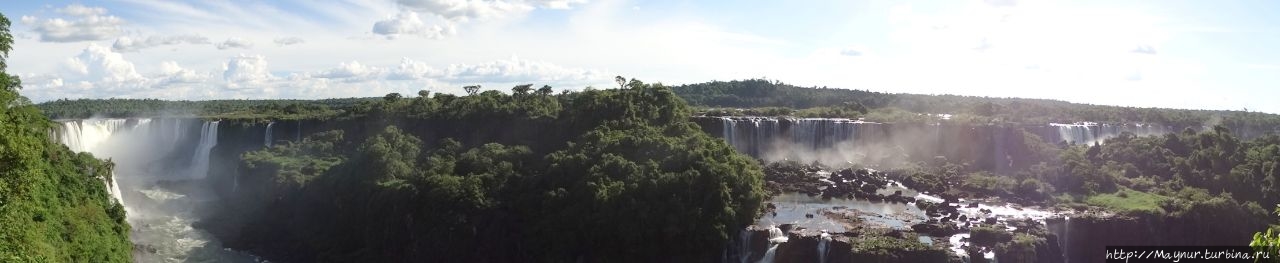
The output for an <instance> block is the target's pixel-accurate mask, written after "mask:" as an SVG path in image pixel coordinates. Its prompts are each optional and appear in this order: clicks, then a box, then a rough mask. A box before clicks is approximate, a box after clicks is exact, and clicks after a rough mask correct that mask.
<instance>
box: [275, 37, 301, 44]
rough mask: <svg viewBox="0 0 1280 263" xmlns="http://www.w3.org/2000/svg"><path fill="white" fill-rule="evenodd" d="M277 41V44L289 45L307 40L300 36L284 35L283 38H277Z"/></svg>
mask: <svg viewBox="0 0 1280 263" xmlns="http://www.w3.org/2000/svg"><path fill="white" fill-rule="evenodd" d="M275 42H276V45H280V46H289V45H297V44H302V43H303V42H305V41H303V40H302V38H300V37H282V38H277V39H276V40H275Z"/></svg>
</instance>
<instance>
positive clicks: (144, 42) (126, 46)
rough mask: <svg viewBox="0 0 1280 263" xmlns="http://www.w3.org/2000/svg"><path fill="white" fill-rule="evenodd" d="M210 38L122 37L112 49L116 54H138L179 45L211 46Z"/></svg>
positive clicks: (170, 36) (171, 36)
mask: <svg viewBox="0 0 1280 263" xmlns="http://www.w3.org/2000/svg"><path fill="white" fill-rule="evenodd" d="M209 43H210V42H209V38H206V37H202V36H198V35H168V36H148V37H146V38H142V39H134V38H131V37H120V38H117V39H116V42H115V43H114V44H112V45H111V49H112V50H115V51H116V52H136V51H139V50H143V49H147V48H153V47H158V46H164V45H178V44H209Z"/></svg>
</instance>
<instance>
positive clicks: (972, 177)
mask: <svg viewBox="0 0 1280 263" xmlns="http://www.w3.org/2000/svg"><path fill="white" fill-rule="evenodd" d="M1018 187H1019V184H1018V181H1017V180H1015V179H1013V178H1010V177H1004V176H995V175H992V174H990V173H986V172H979V173H973V174H969V175H968V176H967V177H966V178H965V179H964V181H963V182H961V183H960V188H961V189H964V190H966V191H969V192H972V193H978V194H981V195H986V196H1004V197H1009V196H1013V194H1014V193H1015V192H1017V191H1018Z"/></svg>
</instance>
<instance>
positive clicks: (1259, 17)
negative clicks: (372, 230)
mask: <svg viewBox="0 0 1280 263" xmlns="http://www.w3.org/2000/svg"><path fill="white" fill-rule="evenodd" d="M0 12H3V13H4V14H5V16H7V17H9V19H10V20H12V21H13V22H14V25H13V28H12V30H13V31H14V33H15V34H16V35H17V36H18V39H17V43H16V45H15V51H14V53H13V55H12V56H11V57H10V58H9V60H10V63H9V64H10V71H11V72H14V73H17V74H19V75H20V76H22V77H23V79H24V83H25V88H24V89H23V91H22V93H23V94H24V95H26V96H28V97H31V98H32V99H33V100H35V101H46V100H51V99H58V98H84V97H90V98H106V97H120V98H143V97H148V98H165V99H215V98H326V97H351V96H380V95H384V94H386V93H389V92H402V93H406V94H416V91H418V90H423V89H426V90H431V91H436V92H451V93H460V92H461V91H462V90H461V88H460V87H461V86H463V85H471V84H481V85H484V87H486V88H492V89H500V90H507V89H509V87H510V86H512V85H515V84H521V83H535V84H549V85H552V86H555V87H557V88H565V89H579V88H582V87H585V86H589V85H594V86H608V85H610V83H611V82H612V78H613V76H615V75H623V76H628V77H635V78H639V79H642V80H645V81H651V82H663V83H667V84H683V83H696V82H703V81H709V80H731V79H744V78H760V77H765V78H770V79H777V80H781V81H784V82H788V83H793V84H798V85H804V86H829V87H838V88H855V89H867V90H874V91H884V92H906V93H925V94H944V93H945V94H961V95H978V96H998V97H1030V98H1049V99H1060V100H1067V101H1073V102H1083V103H1095V104H1112V105H1126V106H1142V107H1176V108H1205V109H1230V110H1240V109H1246V108H1247V109H1249V110H1252V111H1264V112H1271V113H1280V103H1276V102H1277V101H1278V99H1277V98H1280V87H1277V84H1280V53H1277V52H1276V51H1275V48H1274V47H1276V46H1280V21H1277V20H1280V18H1277V16H1274V15H1272V14H1277V13H1280V4H1276V3H1274V2H1272V1H1044V0H965V1H879V0H872V1H803V2H796V1H679V0H671V1H625V0H602V1H597V0H487V1H476V0H381V1H356V0H346V1H323V2H321V1H302V0H297V1H247V0H244V1H242V0H211V1H153V0H119V1H44V2H35V1H6V2H3V3H0Z"/></svg>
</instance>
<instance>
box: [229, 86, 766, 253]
mask: <svg viewBox="0 0 1280 263" xmlns="http://www.w3.org/2000/svg"><path fill="white" fill-rule="evenodd" d="M624 84H625V85H626V86H624V87H626V89H618V90H604V91H600V90H588V91H583V92H572V93H565V94H561V95H553V94H551V92H550V87H544V89H539V90H537V91H534V90H533V89H532V85H520V86H516V87H515V88H513V93H512V94H510V95H507V94H503V93H501V92H497V91H492V90H490V91H484V92H478V91H476V92H474V94H473V95H469V96H462V97H458V96H453V95H448V94H435V95H434V96H433V97H426V96H420V97H416V98H412V99H403V98H401V99H383V100H377V101H369V102H365V103H362V104H359V105H357V106H354V107H352V108H351V109H350V110H348V111H345V112H344V113H343V114H342V115H341V116H338V117H337V118H338V119H343V120H350V121H352V122H355V123H360V126H359V127H361V128H358V129H348V130H346V132H341V131H332V132H326V133H321V134H318V135H314V136H310V137H308V138H307V139H305V140H303V141H302V142H300V143H296V144H287V145H280V146H275V147H272V148H270V149H265V150H261V151H256V152H250V153H246V154H244V155H243V156H242V160H243V161H244V165H245V167H246V168H249V169H248V170H249V171H250V173H251V175H250V176H254V177H259V176H265V177H269V178H275V180H271V182H274V183H275V184H279V185H278V186H275V187H273V189H277V190H276V191H277V192H276V194H275V195H271V196H265V197H262V198H264V200H258V202H264V203H271V204H270V205H269V206H267V207H266V208H264V214H263V215H262V216H261V217H260V218H258V219H257V220H259V222H258V223H256V224H252V225H251V227H250V229H246V230H244V231H243V232H244V233H249V235H250V236H251V237H249V238H248V239H249V240H251V242H252V240H257V241H260V242H261V243H259V244H257V245H256V247H259V248H262V250H263V251H285V252H284V253H286V256H285V258H287V259H291V260H297V261H304V262H305V261H374V262H380V261H420V260H427V259H439V258H451V259H456V260H459V261H529V260H534V261H553V262H560V261H576V260H583V261H672V260H674V261H708V260H712V259H715V258H717V257H718V256H720V255H719V253H718V251H719V249H720V248H721V247H723V246H724V245H725V244H727V242H729V238H730V236H731V235H732V234H734V233H737V232H738V230H739V229H742V228H743V227H745V226H746V225H748V224H750V223H751V222H753V221H754V219H755V217H756V216H757V214H758V212H759V211H760V207H761V203H762V201H763V198H764V195H763V189H762V177H763V173H762V171H761V168H760V166H759V165H758V164H756V162H755V161H753V160H751V159H749V158H747V157H746V156H743V155H741V154H738V153H736V152H735V151H734V150H733V149H732V148H731V147H729V146H728V145H727V144H725V143H724V142H723V141H721V140H716V139H713V138H711V137H710V136H708V135H706V134H704V133H703V132H702V131H701V130H699V129H698V128H697V126H696V125H694V124H693V123H691V122H689V121H688V118H689V116H690V110H689V109H688V107H687V106H685V105H684V104H683V102H682V101H681V100H680V99H679V98H678V97H676V96H675V94H674V93H673V92H672V91H671V89H669V88H667V87H665V86H662V85H650V84H644V83H642V82H639V81H636V80H632V81H630V82H626V83H624ZM421 95H426V94H421ZM508 131H520V132H508ZM347 141H349V142H350V143H346V142H347ZM314 200H324V201H322V202H317V201H314ZM314 214H324V215H326V216H324V217H322V218H314V217H312V216H309V215H314ZM299 217H306V218H314V219H312V220H289V219H290V218H299ZM281 239H286V240H283V241H282V240H281ZM281 244H293V245H281ZM480 248H484V249H480Z"/></svg>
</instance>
